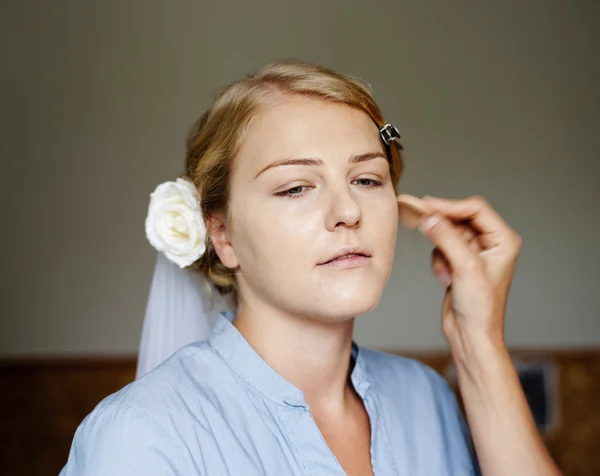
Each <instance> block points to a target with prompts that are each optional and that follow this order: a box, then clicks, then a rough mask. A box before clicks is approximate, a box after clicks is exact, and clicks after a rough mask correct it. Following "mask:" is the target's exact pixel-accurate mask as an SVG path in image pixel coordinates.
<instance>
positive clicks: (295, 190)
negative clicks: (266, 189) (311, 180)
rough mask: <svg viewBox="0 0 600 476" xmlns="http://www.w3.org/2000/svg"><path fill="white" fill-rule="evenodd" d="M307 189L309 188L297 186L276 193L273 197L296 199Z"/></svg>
mask: <svg viewBox="0 0 600 476" xmlns="http://www.w3.org/2000/svg"><path fill="white" fill-rule="evenodd" d="M307 188H309V187H308V186H306V185H298V186H296V187H292V188H288V189H287V190H284V191H282V192H278V193H276V194H275V195H277V196H278V197H287V198H296V197H300V196H302V195H303V194H304V191H305V189H307Z"/></svg>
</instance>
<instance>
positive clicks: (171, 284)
mask: <svg viewBox="0 0 600 476" xmlns="http://www.w3.org/2000/svg"><path fill="white" fill-rule="evenodd" d="M157 255H158V256H157V258H156V265H155V268H154V276H153V278H152V284H151V285H150V293H149V295H148V303H147V304H146V314H145V316H144V325H143V329H142V338H141V342H140V350H139V354H138V362H137V371H136V379H138V378H140V377H141V376H143V375H144V374H146V373H147V372H149V371H150V370H152V369H153V368H154V367H156V366H158V365H159V364H160V363H162V362H163V361H164V360H166V359H167V358H168V357H170V356H171V355H172V354H173V353H174V352H175V351H176V350H178V349H179V348H181V347H183V346H184V345H186V344H190V343H192V342H196V341H199V340H204V339H207V338H208V336H209V334H210V331H211V329H212V327H213V325H214V323H215V321H216V319H217V316H218V315H219V314H220V313H221V311H230V310H232V308H231V303H229V302H228V300H227V299H226V298H225V297H223V296H221V295H220V294H219V293H218V292H217V291H216V289H214V288H211V286H210V285H209V284H208V282H207V281H206V279H205V278H204V276H202V275H201V274H200V273H199V272H197V271H193V270H190V269H187V268H183V269H181V268H179V266H177V265H176V264H175V263H173V262H172V261H170V260H169V259H168V258H167V257H166V256H165V255H164V254H163V253H161V252H159V253H158V254H157ZM209 289H210V291H212V293H211V292H210V291H209Z"/></svg>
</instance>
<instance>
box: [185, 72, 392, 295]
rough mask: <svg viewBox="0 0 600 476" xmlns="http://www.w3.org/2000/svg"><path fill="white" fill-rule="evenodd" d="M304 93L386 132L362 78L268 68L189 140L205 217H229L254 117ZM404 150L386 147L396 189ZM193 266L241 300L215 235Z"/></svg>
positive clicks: (236, 85)
mask: <svg viewBox="0 0 600 476" xmlns="http://www.w3.org/2000/svg"><path fill="white" fill-rule="evenodd" d="M282 94H283V95H302V96H309V97H312V98H318V99H323V100H324V101H330V102H334V103H338V104H345V105H348V106H350V107H353V108H356V109H359V110H361V111H364V112H365V113H366V114H367V115H369V116H370V117H371V118H372V119H373V121H374V122H375V124H377V126H378V127H379V128H381V127H382V126H383V125H384V124H385V122H384V120H383V117H382V114H381V111H380V109H379V107H378V106H377V104H376V103H375V100H374V98H373V95H372V94H371V92H370V91H369V90H368V89H367V87H366V86H365V85H363V84H362V83H361V82H360V81H359V80H357V79H354V78H352V77H349V76H345V75H342V74H340V73H338V72H336V71H332V70H330V69H327V68H324V67H322V66H318V65H314V64H310V63H304V62H300V61H283V62H275V63H271V64H269V65H267V66H266V67H264V68H263V69H261V70H260V71H258V72H257V73H255V74H251V75H248V76H246V77H244V78H241V79H238V80H236V81H234V82H232V83H231V84H229V85H227V86H226V87H225V88H224V89H223V90H222V91H220V93H219V94H218V95H217V97H216V99H215V100H214V102H213V104H212V106H211V107H210V108H209V109H208V110H207V111H206V112H205V113H204V114H203V115H202V116H201V117H200V118H199V119H198V120H197V121H196V123H195V124H194V126H193V127H192V129H191V130H190V133H189V135H188V139H187V151H186V175H187V177H188V178H189V179H191V180H192V181H193V182H194V184H195V185H196V187H197V189H198V192H199V196H200V203H201V206H202V212H203V215H204V217H205V219H206V218H207V217H209V216H210V215H211V214H214V213H217V212H225V214H226V215H227V216H229V213H228V204H229V183H230V176H231V171H232V168H233V167H232V166H233V161H234V159H235V156H236V154H237V151H238V150H239V147H240V144H241V142H242V141H243V139H244V137H245V133H246V131H247V130H248V127H249V124H250V121H251V120H252V118H253V117H254V116H256V115H257V114H258V113H260V112H261V111H263V110H264V109H265V108H266V107H268V106H269V105H270V104H272V101H273V98H275V97H277V95H282ZM401 150H402V146H401V145H400V144H398V143H397V142H392V143H391V144H390V146H388V147H387V154H388V159H389V164H390V173H391V178H392V182H393V184H394V189H396V188H397V185H398V181H399V180H400V175H401V174H402V167H403V163H402V156H401ZM191 267H193V268H195V269H198V270H199V271H201V272H202V273H203V274H204V275H205V276H206V278H207V279H208V280H209V281H210V282H212V283H213V284H214V286H215V288H216V289H217V290H218V291H219V293H221V294H227V293H231V292H233V293H234V295H235V296H236V297H237V280H236V277H235V273H234V272H233V271H232V270H231V269H229V268H226V267H225V266H224V265H223V263H221V261H220V260H219V257H218V256H217V254H216V252H215V250H214V248H213V247H212V243H211V240H210V237H209V236H207V238H206V252H205V253H204V254H203V255H202V256H201V257H200V258H199V259H198V260H197V261H196V262H195V263H194V264H192V265H191Z"/></svg>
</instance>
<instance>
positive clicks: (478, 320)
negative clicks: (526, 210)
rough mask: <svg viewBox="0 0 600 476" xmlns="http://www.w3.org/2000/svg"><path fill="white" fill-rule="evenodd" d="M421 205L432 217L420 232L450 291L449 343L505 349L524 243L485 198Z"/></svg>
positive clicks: (446, 310)
mask: <svg viewBox="0 0 600 476" xmlns="http://www.w3.org/2000/svg"><path fill="white" fill-rule="evenodd" d="M413 198H414V197H413ZM417 200H418V199H417ZM400 203H401V201H400V200H399V204H400ZM419 204H420V206H421V208H422V209H423V210H427V211H428V212H427V213H424V214H423V216H422V217H421V218H420V226H419V228H420V229H421V231H422V232H423V234H424V235H425V236H427V237H428V238H429V239H430V240H431V241H432V243H433V244H434V245H435V248H434V250H433V252H432V270H433V272H434V273H435V274H436V276H437V277H438V279H439V280H440V281H441V282H442V283H443V284H444V285H445V286H446V293H445V296H444V300H443V305H442V330H443V332H444V335H445V336H446V339H448V341H449V343H450V345H451V346H453V345H463V344H464V342H465V339H468V340H469V341H471V342H473V340H477V339H480V338H482V337H486V338H492V339H493V340H494V342H501V343H503V342H504V316H505V312H506V304H507V300H508V294H509V290H510V286H511V283H512V279H513V275H514V270H515V266H516V261H517V259H518V256H519V252H520V249H521V238H520V237H519V236H518V235H517V234H516V233H515V231H514V230H513V229H512V228H510V227H509V226H508V224H507V223H506V222H505V221H504V220H503V219H502V218H501V217H500V216H499V215H498V213H497V212H496V211H495V210H493V208H492V207H491V206H490V205H489V203H487V201H486V200H485V199H483V198H482V197H479V196H474V197H470V198H467V199H463V200H448V199H443V198H435V197H424V198H423V199H421V200H420V201H419Z"/></svg>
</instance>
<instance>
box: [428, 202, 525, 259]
mask: <svg viewBox="0 0 600 476" xmlns="http://www.w3.org/2000/svg"><path fill="white" fill-rule="evenodd" d="M423 201H424V202H425V203H426V204H427V205H428V206H429V207H430V208H431V209H432V210H434V211H435V212H437V213H440V214H442V215H444V216H445V217H447V218H449V219H450V220H452V221H457V222H461V221H468V222H469V223H470V225H471V226H472V227H473V228H474V229H475V230H476V231H477V232H479V233H480V234H481V236H480V237H479V241H480V242H481V244H482V245H483V246H484V247H485V248H492V247H494V246H498V245H505V244H506V243H507V240H508V243H510V244H512V245H516V244H520V239H519V237H518V235H516V233H515V232H514V231H513V229H512V228H511V227H510V226H509V225H508V224H507V223H506V222H505V221H504V220H503V219H502V217H500V215H499V214H498V213H497V212H496V211H495V210H494V209H493V208H492V207H491V206H490V205H489V204H488V203H487V201H486V200H485V199H484V198H482V197H480V196H473V197H469V198H466V199H464V200H449V199H444V198H437V197H424V198H423Z"/></svg>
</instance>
